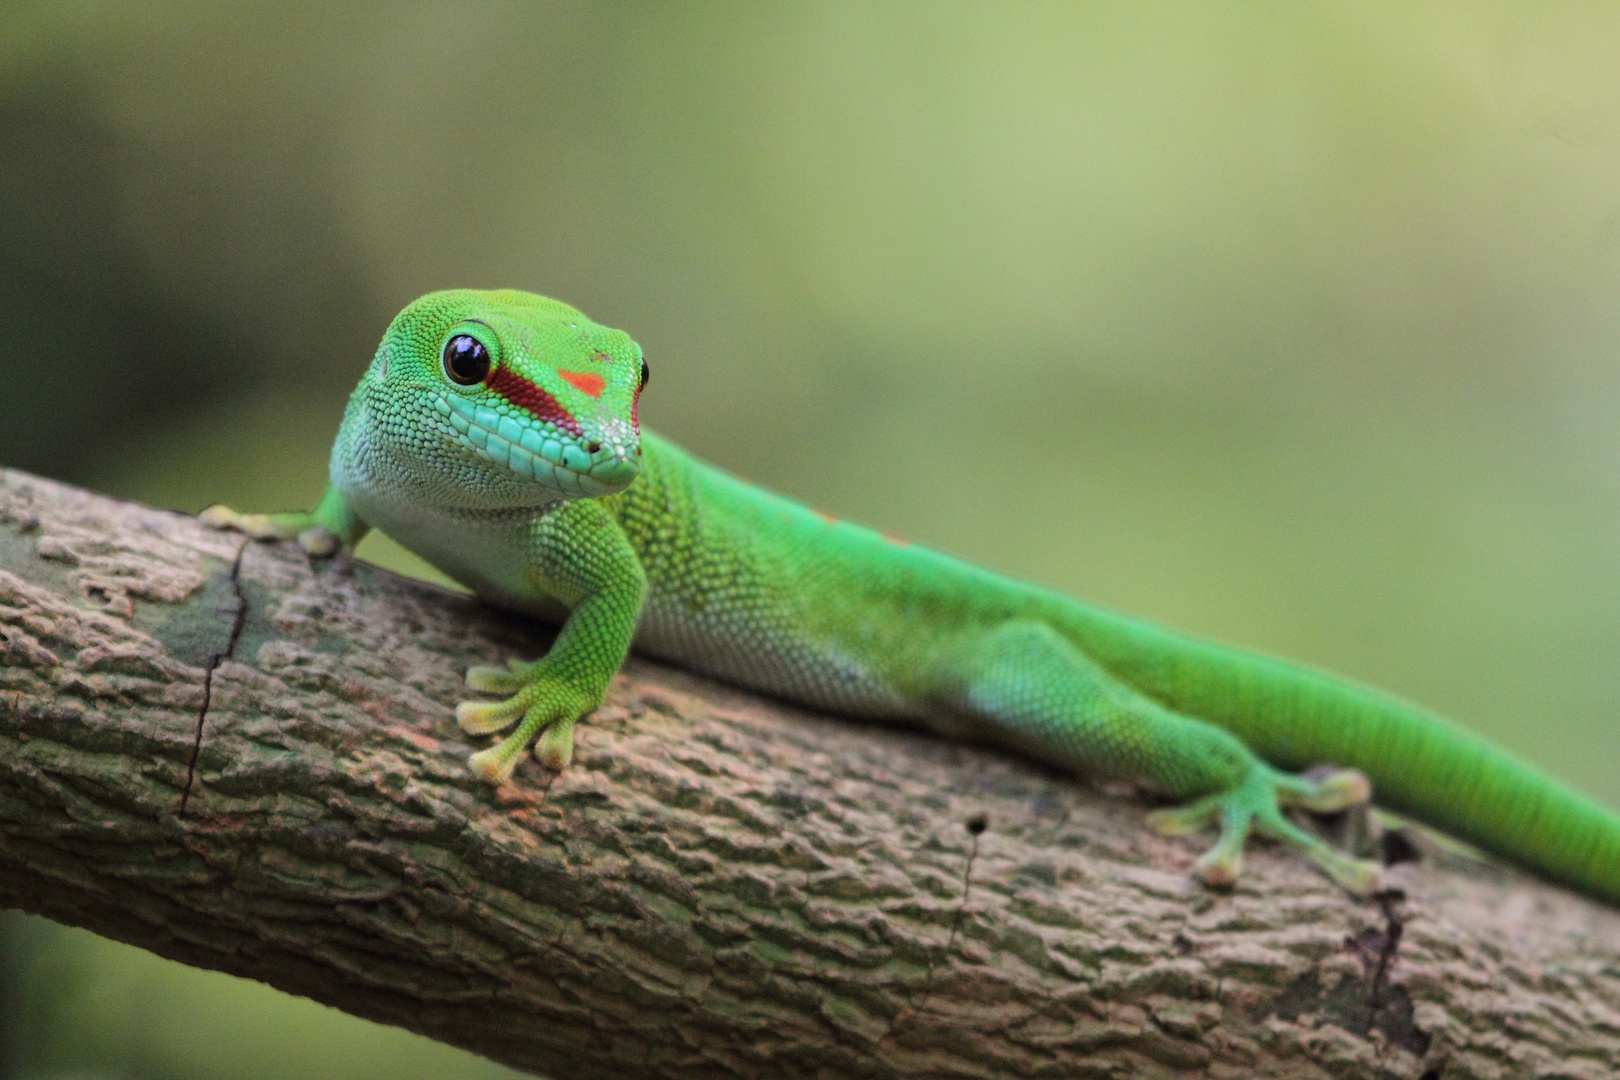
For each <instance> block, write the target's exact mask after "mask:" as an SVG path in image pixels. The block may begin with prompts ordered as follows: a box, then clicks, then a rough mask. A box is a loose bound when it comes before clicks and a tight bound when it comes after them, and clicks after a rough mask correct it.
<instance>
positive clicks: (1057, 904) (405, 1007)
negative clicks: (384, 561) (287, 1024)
mask: <svg viewBox="0 0 1620 1080" xmlns="http://www.w3.org/2000/svg"><path fill="white" fill-rule="evenodd" d="M545 643H546V642H545V639H544V637H543V636H542V635H541V634H540V633H539V632H538V630H537V629H536V628H534V627H532V626H530V625H527V624H525V623H524V622H522V621H520V620H517V619H515V618H511V617H508V616H505V615H503V614H501V613H499V612H495V611H492V610H490V609H488V608H485V607H483V606H481V605H479V604H478V603H476V602H475V601H473V600H471V599H469V598H467V597H464V596H459V595H454V594H450V593H446V592H444V591H442V590H437V589H434V588H431V587H428V586H425V585H421V584H418V583H415V582H411V581H407V580H404V579H401V578H398V577H395V576H393V575H390V574H388V573H385V572H383V571H380V570H376V569H374V568H371V567H368V566H365V565H363V564H356V565H353V566H351V567H348V568H344V567H331V566H324V565H318V566H313V567H312V566H311V565H310V563H309V562H308V560H306V559H305V557H304V556H303V554H302V553H301V552H299V551H298V550H297V549H296V548H295V547H294V546H292V545H277V546H267V545H261V544H254V543H245V542H244V541H243V540H242V539H241V538H240V537H237V536H233V535H228V534H222V533H215V532H210V531H208V530H206V529H203V528H202V527H200V526H199V525H198V524H197V523H196V522H195V521H194V520H192V519H190V518H187V517H183V516H180V515H177V514H171V513H166V512H160V511H155V510H149V509H145V508H142V507H139V506H134V505H130V504H125V503H119V502H115V501H112V500H109V499H105V498H101V497H98V496H94V495H91V494H88V493H85V492H82V491H78V490H75V489H72V488H68V487H65V486H63V485H59V484H55V483H52V482H49V481H45V480H39V479H36V478H32V477H29V476H26V475H23V474H20V473H14V472H13V473H0V904H4V905H11V906H17V907H21V908H24V909H26V910H29V911H34V912H38V913H40V914H42V915H46V916H49V917H50V918H53V919H57V920H59V921H62V922H66V923H72V924H75V925H79V926H84V927H87V928H89V929H91V930H94V931H95V932H97V933H100V934H104V935H106V936H108V937H112V938H117V939H119V940H121V941H127V942H131V943H133V944H136V945H140V946H142V947H144V948H147V949H150V950H152V951H153V952H156V953H159V954H161V955H163V956H168V957H172V958H174V959H177V960H180V961H182V962H184V963H188V964H194V965H197V966H200V967H207V968H215V969H218V970H221V971H227V972H231V973H233V974H237V975H245V976H248V977H250V978H255V979H261V980H263V981H265V982H268V983H270V984H272V985H274V986H278V987H281V988H282V989H284V990H289V991H292V992H293V993H298V994H305V995H308V996H309V997H312V998H314V999H316V1000H318V1001H322V1002H326V1003H328V1004H331V1005H334V1006H337V1007H338V1008H341V1009H344V1010H347V1011H348V1012H351V1013H355V1014H357V1015H359V1016H364V1017H368V1018H370V1019H373V1020H380V1021H384V1022H386V1023H392V1024H398V1025H401V1026H403V1027H406V1028H409V1029H411V1030H413V1031H418V1032H421V1033H423V1034H426V1035H430V1036H432V1037H434V1038H437V1039H442V1040H444V1041H445V1042H449V1043H453V1044H455V1045H458V1046H462V1047H466V1048H468V1049H471V1050H474V1051H477V1052H478V1053H481V1054H486V1055H488V1056H489V1057H492V1058H495V1059H497V1060H500V1061H503V1062H506V1063H509V1064H511V1065H514V1066H517V1067H519V1068H525V1069H531V1070H537V1071H544V1072H546V1073H549V1074H551V1075H554V1076H557V1077H609V1076H614V1077H616V1076H624V1075H635V1076H644V1077H680V1078H681V1080H694V1078H698V1077H744V1076H749V1077H752V1076H783V1077H800V1076H802V1077H812V1076H845V1075H849V1076H871V1077H922V1076H928V1077H998V1076H1098V1077H1103V1076H1107V1077H1113V1076H1122V1075H1169V1074H1172V1073H1174V1074H1176V1075H1195V1076H1288V1077H1316V1076H1321V1077H1328V1076H1366V1077H1409V1078H1416V1077H1441V1076H1446V1077H1451V1076H1458V1077H1460V1076H1482V1077H1488V1076H1532V1075H1535V1076H1554V1075H1556V1076H1571V1077H1588V1076H1590V1077H1594V1078H1595V1077H1599V1076H1612V1075H1620V913H1617V912H1615V911H1614V910H1612V909H1608V908H1605V907H1602V906H1600V905H1597V904H1594V903H1590V902H1587V901H1585V900H1582V899H1580V898H1578V897H1574V896H1571V895H1570V894H1567V893H1565V892H1562V891H1559V890H1557V889H1554V888H1551V887H1548V886H1544V885H1541V884H1539V883H1535V882H1530V881H1527V880H1525V879H1524V878H1522V877H1520V876H1518V875H1516V874H1512V873H1510V872H1507V871H1503V870H1499V869H1496V868H1493V867H1488V866H1485V865H1483V864H1478V863H1472V862H1469V861H1467V860H1461V859H1458V858H1455V857H1450V856H1438V855H1433V854H1430V855H1428V856H1426V857H1425V858H1424V859H1423V860H1421V861H1417V862H1407V863H1403V864H1402V865H1400V866H1398V867H1396V868H1394V869H1393V870H1392V871H1391V878H1392V879H1393V880H1394V881H1395V883H1396V884H1398V885H1399V886H1400V891H1399V892H1391V893H1389V894H1387V895H1385V896H1384V897H1383V898H1381V899H1380V900H1378V901H1372V902H1360V901H1356V900H1354V899H1352V898H1350V897H1348V896H1346V895H1344V894H1343V893H1341V892H1340V891H1338V890H1337V889H1335V888H1334V887H1333V886H1332V885H1331V884H1330V883H1328V882H1327V881H1326V880H1324V879H1323V878H1321V877H1320V876H1318V875H1317V874H1315V873H1313V872H1312V871H1311V870H1309V869H1308V868H1307V867H1306V866H1305V865H1304V864H1303V863H1302V862H1301V861H1300V860H1297V859H1294V858H1291V857H1290V856H1288V855H1287V854H1286V853H1283V852H1278V851H1274V850H1270V849H1266V848H1264V847H1261V848H1259V849H1258V850H1256V851H1255V852H1253V854H1252V855H1251V858H1250V860H1249V869H1248V872H1247V874H1246V875H1245V877H1244V879H1243V881H1242V882H1241V883H1240V885H1239V886H1238V888H1237V889H1236V890H1235V891H1233V892H1231V893H1227V894H1219V893H1212V892H1209V891H1207V890H1205V889H1202V888H1201V887H1199V886H1198V885H1196V884H1194V883H1193V882H1192V881H1191V880H1190V879H1189V878H1188V877H1187V876H1186V870H1187V867H1188V865H1189V864H1190V862H1191V861H1192V859H1193V858H1194V856H1195V853H1196V849H1197V846H1198V843H1202V842H1207V838H1204V839H1203V840H1200V841H1197V842H1191V841H1183V840H1171V839H1165V838H1161V837H1157V836H1154V835H1152V834H1150V833H1149V832H1148V831H1147V830H1146V829H1145V828H1144V827H1143V823H1142V818H1143V806H1142V804H1141V802H1140V801H1139V800H1136V799H1133V798H1129V797H1120V796H1119V795H1118V794H1113V795H1105V794H1101V793H1098V792H1096V791H1093V790H1091V789H1089V788H1087V787H1085V786H1082V785H1080V784H1078V783H1075V782H1073V781H1071V780H1069V779H1067V778H1065V777H1062V776H1058V775H1055V774H1052V773H1049V772H1047V771H1043V770H1042V769H1040V768H1039V767H1037V766H1034V765H1031V764H1029V763H1027V762H1022V761H1018V760H1013V759H1010V758H1007V757H1004V756H1001V755H998V754H995V753H992V752H988V751H981V750H978V749H975V748H972V747H961V746H953V745H948V744H946V743H943V742H939V741H936V740H933V739H931V738H927V737H923V736H920V735H914V734H911V733H908V732H904V731H899V730H894V729H886V728H881V727H874V726H870V725H859V724H855V723H849V722H845V721H842V720H839V719H836V718H828V717H823V716H816V715H812V714H808V713H805V712H802V711H799V710H795V709H792V708H789V707H786V706H783V705H780V704H777V703H774V702H769V701H762V700H760V699H758V698H755V697H751V696H748V695H745V694H743V693H740V692H737V691H733V690H729V689H725V688H722V687H719V686H716V685H714V684H711V683H708V682H705V681H702V680H700V679H697V678H694V677H691V676H688V675H685V674H682V673H680V672H677V671H673V670H670V669H668V668H664V667H661V666H658V665H655V664H652V663H648V662H645V661H642V660H639V659H638V660H632V662H631V663H630V665H629V666H628V667H627V669H626V671H625V673H624V674H622V675H620V676H619V677H618V678H617V679H616V680H615V683H614V686H613V689H612V692H611V693H610V695H609V699H608V703H607V704H606V705H605V706H604V707H603V708H602V709H600V710H599V711H598V712H597V713H596V715H595V716H594V717H592V718H591V719H590V720H589V721H588V722H587V723H586V724H584V725H583V726H582V727H581V728H580V731H579V747H578V752H577V755H576V758H575V762H574V764H573V765H572V766H571V767H570V768H569V769H568V770H567V771H566V772H564V773H562V774H560V775H558V776H556V777H552V776H551V775H549V774H547V773H545V772H543V771H542V770H541V769H540V768H539V767H538V766H536V765H534V764H533V763H532V762H531V763H530V764H528V765H525V766H523V767H522V768H521V769H520V770H519V772H518V774H517V776H516V778H515V782H514V783H513V784H512V785H510V786H507V787H504V788H502V789H500V790H498V791H492V790H490V789H488V788H486V787H484V786H483V785H482V784H480V783H479V782H477V781H475V780H474V779H473V778H472V777H471V776H470V775H469V774H468V772H467V770H466V769H465V768H464V766H463V760H464V758H465V757H466V755H467V754H468V753H469V752H470V750H472V749H473V747H472V746H471V745H469V744H468V742H467V741H466V740H465V739H464V738H463V736H462V735H461V734H460V732H459V731H458V730H457V728H456V726H455V722H454V720H453V718H452V715H451V706H452V704H453V703H454V702H455V701H456V700H457V699H458V698H460V697H462V696H464V694H465V690H464V688H463V687H462V685H461V683H460V675H461V673H462V672H463V671H464V670H465V669H466V668H467V666H468V665H470V664H474V663H486V664H489V663H499V662H502V661H504V660H505V659H506V658H508V657H510V656H514V655H516V656H524V657H528V656H533V655H537V654H539V653H540V652H541V651H542V650H543V649H544V647H545ZM1400 846H1401V845H1400V844H1395V843H1392V844H1390V845H1389V847H1390V849H1391V850H1394V849H1395V848H1398V847H1400Z"/></svg>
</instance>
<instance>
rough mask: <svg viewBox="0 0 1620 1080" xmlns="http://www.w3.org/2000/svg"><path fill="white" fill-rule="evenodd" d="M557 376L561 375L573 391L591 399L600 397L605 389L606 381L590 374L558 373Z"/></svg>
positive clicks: (577, 372)
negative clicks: (586, 395)
mask: <svg viewBox="0 0 1620 1080" xmlns="http://www.w3.org/2000/svg"><path fill="white" fill-rule="evenodd" d="M557 374H559V375H561V376H562V377H563V379H565V380H566V381H567V382H568V383H570V384H571V385H572V386H573V387H574V389H576V390H578V391H579V392H580V393H582V394H589V395H591V397H601V396H602V391H603V390H604V389H606V388H607V380H606V379H604V378H602V376H600V375H594V374H591V373H590V372H582V371H559V372H557Z"/></svg>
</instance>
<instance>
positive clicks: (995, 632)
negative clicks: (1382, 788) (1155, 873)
mask: <svg viewBox="0 0 1620 1080" xmlns="http://www.w3.org/2000/svg"><path fill="white" fill-rule="evenodd" d="M939 671H940V678H939V683H938V686H939V689H938V691H937V692H936V700H938V701H939V703H940V704H941V705H943V706H944V707H945V709H946V710H947V711H948V713H949V714H951V715H952V716H954V717H958V718H961V720H963V721H965V722H966V723H965V726H964V727H963V729H962V732H961V733H962V734H967V735H970V736H974V735H976V736H977V737H979V738H982V739H983V740H984V741H986V742H992V743H998V744H1000V745H1004V746H1011V747H1012V748H1014V749H1017V750H1021V751H1024V752H1025V753H1029V754H1033V755H1034V756H1036V757H1039V758H1041V759H1043V760H1046V761H1050V762H1053V763H1061V764H1065V765H1068V766H1070V767H1072V768H1074V769H1075V770H1076V771H1077V772H1081V773H1086V774H1090V775H1092V776H1105V777H1116V778H1120V779H1127V780H1138V781H1144V782H1146V783H1147V784H1149V785H1150V786H1152V787H1154V788H1156V789H1158V790H1160V791H1164V792H1168V793H1170V794H1172V795H1176V794H1182V795H1186V796H1191V797H1192V798H1191V800H1190V801H1189V802H1188V803H1187V804H1186V805H1184V806H1182V807H1180V808H1176V809H1170V810H1161V811H1159V812H1157V813H1155V814H1154V815H1153V816H1152V817H1151V818H1150V824H1152V825H1153V826H1154V827H1155V828H1157V829H1159V830H1160V831H1162V832H1168V833H1176V834H1186V833H1192V832H1196V831H1198V830H1199V829H1202V828H1204V827H1205V826H1206V825H1209V824H1211V823H1218V824H1219V826H1220V837H1219V839H1218V840H1217V841H1216V843H1215V846H1214V847H1213V848H1211V849H1210V850H1209V851H1208V852H1207V853H1205V854H1204V855H1203V856H1202V857H1201V858H1200V859H1199V860H1198V862H1197V863H1196V864H1195V867H1194V871H1195V873H1196V874H1197V875H1198V876H1199V877H1200V878H1202V879H1203V880H1204V881H1205V882H1207V883H1209V884H1212V885H1223V884H1228V883H1230V882H1231V881H1232V880H1233V879H1235V878H1236V877H1237V875H1238V873H1239V871H1240V870H1241V869H1242V865H1243V845H1244V841H1245V840H1247V838H1248V837H1249V835H1250V834H1251V833H1256V832H1257V833H1260V834H1261V835H1264V836H1271V837H1274V838H1276V839H1278V840H1281V841H1282V842H1284V843H1286V844H1289V845H1291V846H1293V847H1295V848H1297V849H1299V850H1300V851H1301V852H1302V853H1303V854H1304V855H1305V856H1306V857H1307V858H1308V859H1310V860H1311V861H1312V862H1314V863H1315V864H1316V865H1317V866H1319V867H1321V868H1322V869H1323V870H1324V871H1326V873H1327V874H1328V876H1329V877H1331V878H1332V879H1333V880H1334V881H1336V882H1338V883H1339V884H1340V885H1342V886H1343V887H1344V888H1346V889H1348V890H1350V891H1351V892H1354V893H1357V894H1359V895H1365V894H1367V893H1369V892H1371V891H1373V890H1374V889H1375V888H1376V887H1377V884H1378V876H1379V868H1378V867H1377V866H1376V865H1375V864H1372V863H1366V862H1362V861H1360V860H1357V859H1354V858H1351V857H1350V856H1348V855H1345V854H1342V853H1340V852H1338V851H1335V850H1334V849H1333V848H1331V847H1329V846H1328V845H1327V844H1325V843H1323V842H1322V841H1321V840H1319V839H1317V838H1316V837H1314V836H1312V835H1311V834H1310V833H1308V832H1306V831H1305V830H1304V829H1301V828H1300V827H1299V826H1297V825H1295V824H1294V823H1293V822H1292V821H1289V820H1288V818H1287V817H1285V816H1284V815H1283V807H1303V808H1305V809H1309V810H1335V809H1340V808H1342V807H1345V806H1350V805H1353V804H1355V803H1358V802H1363V801H1365V800H1366V798H1367V795H1368V788H1369V786H1368V783H1367V778H1366V777H1365V776H1363V775H1362V774H1361V773H1359V772H1356V771H1355V770H1353V769H1345V770H1340V771H1337V772H1334V773H1332V774H1330V775H1328V776H1327V777H1325V778H1323V779H1320V780H1317V779H1308V778H1306V777H1301V776H1293V775H1290V774H1288V773H1284V772H1282V771H1280V770H1278V769H1275V768H1273V767H1272V766H1270V765H1268V764H1266V763H1265V762H1264V761H1262V760H1261V759H1260V758H1259V757H1258V756H1257V755H1256V754H1255V753H1254V752H1253V751H1252V750H1250V749H1249V748H1248V747H1247V746H1245V745H1244V744H1243V743H1242V742H1241V741H1240V740H1239V739H1238V738H1237V736H1235V735H1233V734H1232V733H1231V732H1229V731H1226V730H1225V729H1224V728H1220V727H1218V726H1216V725H1214V724H1211V723H1209V722H1208V721H1205V720H1200V719H1198V718H1197V717H1195V716H1188V715H1186V714H1184V713H1179V712H1176V711H1174V710H1171V709H1168V708H1166V707H1164V706H1163V705H1160V704H1159V703H1158V702H1156V701H1153V700H1151V699H1149V698H1147V697H1146V696H1144V695H1142V694H1140V693H1138V692H1137V691H1136V690H1134V689H1133V688H1131V687H1130V686H1128V685H1126V684H1125V683H1124V682H1122V681H1121V680H1119V679H1118V678H1116V677H1115V676H1114V675H1112V674H1110V673H1109V672H1108V671H1106V670H1104V669H1103V667H1102V666H1101V665H1100V664H1098V663H1097V662H1096V661H1095V660H1093V659H1092V658H1091V657H1089V656H1087V655H1086V653H1085V652H1084V651H1083V650H1082V649H1080V648H1079V646H1077V645H1076V644H1075V643H1074V642H1072V641H1070V640H1069V639H1068V638H1066V637H1064V636H1063V634H1061V633H1060V632H1058V630H1056V629H1055V628H1054V627H1052V626H1050V625H1048V624H1046V623H1044V622H1040V621H1037V620H1033V619H1019V620H1014V621H1010V622H1007V623H1003V624H1001V625H1000V626H996V627H993V628H991V629H989V630H987V631H984V632H980V633H973V634H967V635H964V636H963V638H962V639H961V640H960V641H959V642H958V643H957V644H956V646H955V648H954V649H953V650H951V651H950V652H949V653H948V654H946V655H945V656H943V657H942V663H941V665H940V668H939ZM953 730H954V729H953Z"/></svg>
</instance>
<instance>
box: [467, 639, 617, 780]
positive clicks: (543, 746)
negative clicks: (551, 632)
mask: <svg viewBox="0 0 1620 1080" xmlns="http://www.w3.org/2000/svg"><path fill="white" fill-rule="evenodd" d="M545 663H546V661H545V659H543V658H542V659H540V660H536V661H534V662H533V663H522V662H519V661H513V662H512V663H511V664H509V668H510V670H507V671H502V670H501V669H500V668H493V667H475V668H472V669H471V670H469V671H468V672H467V684H468V685H469V686H471V687H472V688H473V689H475V690H484V691H494V692H496V693H501V692H505V691H508V690H511V689H516V690H517V692H516V693H514V694H512V696H511V697H509V698H507V699H506V700H505V701H463V702H462V703H461V704H459V705H457V706H456V722H457V723H458V724H460V725H461V730H462V731H465V732H466V733H467V734H469V735H488V734H490V733H492V732H496V731H500V730H501V729H502V728H504V727H507V726H508V725H510V724H512V723H514V722H517V725H518V726H517V730H516V731H514V732H512V734H510V735H508V736H507V737H506V738H504V739H502V740H501V741H500V742H498V743H496V744H495V745H494V746H491V747H489V748H488V749H487V750H480V751H478V753H476V754H473V755H472V756H471V757H469V758H468V759H467V765H468V767H469V768H471V769H472V771H473V772H474V773H476V774H478V776H479V777H481V778H482V779H484V780H485V781H487V782H488V783H491V784H497V785H498V784H504V783H506V781H507V780H509V779H510V778H511V776H512V770H513V769H515V768H517V763H518V758H520V757H522V756H523V751H524V750H525V749H527V748H528V745H529V743H531V742H533V743H534V756H535V760H537V761H538V762H540V764H541V765H544V766H545V767H546V768H548V769H551V770H553V771H560V770H562V769H565V768H567V766H568V762H569V761H570V760H572V759H573V756H574V724H575V722H576V721H578V719H579V718H580V717H581V716H583V715H585V714H586V713H588V712H590V711H591V710H592V709H593V708H595V707H596V703H594V702H588V701H585V700H584V698H583V695H581V694H580V693H579V692H578V691H577V690H575V689H574V688H572V687H570V686H567V685H566V684H564V683H563V682H562V681H561V680H559V679H557V678H556V677H554V676H548V675H546V674H545V671H544V667H545Z"/></svg>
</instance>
